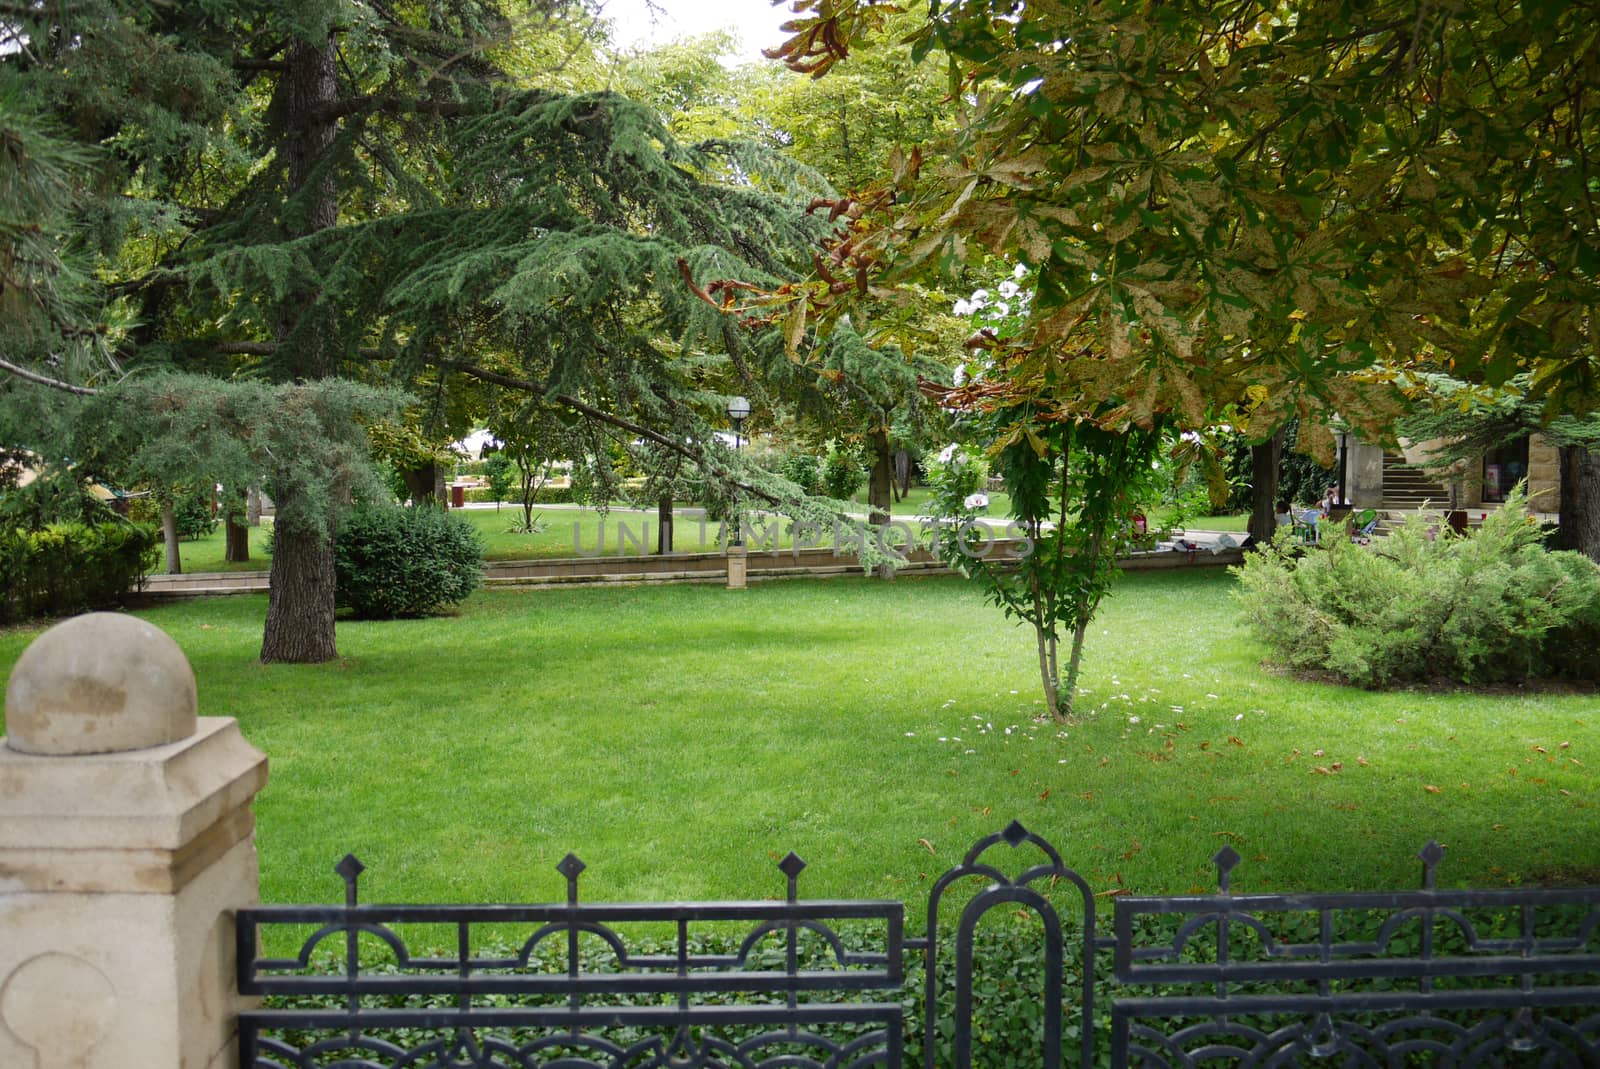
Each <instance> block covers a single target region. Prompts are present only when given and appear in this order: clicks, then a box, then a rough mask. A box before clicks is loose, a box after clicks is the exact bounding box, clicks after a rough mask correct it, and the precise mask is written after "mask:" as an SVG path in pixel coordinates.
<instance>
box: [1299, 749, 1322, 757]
mask: <svg viewBox="0 0 1600 1069" xmlns="http://www.w3.org/2000/svg"><path fill="white" fill-rule="evenodd" d="M1299 752H1300V751H1299V750H1296V751H1295V753H1299ZM1311 756H1312V757H1321V756H1322V751H1321V750H1312V751H1311Z"/></svg>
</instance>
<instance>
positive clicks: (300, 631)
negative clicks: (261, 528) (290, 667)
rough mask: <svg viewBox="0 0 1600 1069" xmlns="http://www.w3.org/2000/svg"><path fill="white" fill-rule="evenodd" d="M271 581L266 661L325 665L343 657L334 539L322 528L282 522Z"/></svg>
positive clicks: (263, 653) (264, 644) (264, 649)
mask: <svg viewBox="0 0 1600 1069" xmlns="http://www.w3.org/2000/svg"><path fill="white" fill-rule="evenodd" d="M270 582H271V590H270V592H269V593H268V598H267V626H266V628H265V629H264V630H263V632H262V635H261V660H262V661H263V662H264V663H267V664H271V663H272V662H274V661H282V662H285V663H288V664H320V663H322V662H323V661H331V660H333V659H334V658H336V657H338V656H339V651H338V649H337V648H336V646H335V645H334V628H333V611H334V601H333V595H334V575H333V542H332V541H331V540H330V539H328V538H326V537H324V536H323V535H322V533H321V532H319V531H304V530H300V529H298V528H295V527H291V526H288V525H283V524H280V525H279V526H278V528H277V530H276V532H275V533H274V534H273V546H272V575H271V581H270Z"/></svg>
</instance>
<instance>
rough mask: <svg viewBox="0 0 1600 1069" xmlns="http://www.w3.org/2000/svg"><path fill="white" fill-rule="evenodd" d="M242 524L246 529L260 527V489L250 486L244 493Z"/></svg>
mask: <svg viewBox="0 0 1600 1069" xmlns="http://www.w3.org/2000/svg"><path fill="white" fill-rule="evenodd" d="M244 522H245V526H246V527H260V526H261V487H259V486H252V487H251V488H250V489H248V490H246V491H245V492H244Z"/></svg>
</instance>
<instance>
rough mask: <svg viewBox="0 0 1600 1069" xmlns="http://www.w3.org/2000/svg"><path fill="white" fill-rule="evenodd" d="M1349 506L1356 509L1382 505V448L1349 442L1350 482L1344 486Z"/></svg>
mask: <svg viewBox="0 0 1600 1069" xmlns="http://www.w3.org/2000/svg"><path fill="white" fill-rule="evenodd" d="M1345 496H1346V497H1347V498H1349V501H1350V506H1351V507H1352V508H1356V509H1369V508H1379V507H1381V506H1382V505H1383V448H1382V447H1381V446H1376V445H1368V444H1367V443H1365V442H1357V441H1354V440H1352V441H1351V442H1350V482H1349V485H1348V486H1346V487H1345Z"/></svg>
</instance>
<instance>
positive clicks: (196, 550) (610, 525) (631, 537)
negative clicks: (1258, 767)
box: [158, 489, 1248, 572]
mask: <svg viewBox="0 0 1600 1069" xmlns="http://www.w3.org/2000/svg"><path fill="white" fill-rule="evenodd" d="M927 498H928V491H926V490H922V489H916V490H912V491H911V494H910V495H909V496H908V497H907V498H906V500H905V501H902V502H897V503H896V504H895V506H894V515H895V516H896V517H898V518H903V519H907V520H908V519H909V518H910V517H912V516H917V515H920V514H921V513H922V512H923V510H925V509H926V507H927ZM1007 505H1008V499H1007V498H1006V496H1005V494H1003V493H1002V494H993V495H990V503H989V508H988V509H987V510H986V513H985V514H986V515H988V516H995V517H1003V516H1005V510H1006V507H1007ZM865 508H866V506H865V505H863V506H862V509H863V510H865ZM460 515H462V516H465V517H466V518H467V519H468V520H470V521H471V522H472V524H473V526H475V527H476V528H477V529H478V533H479V534H481V535H483V540H484V545H485V547H486V552H485V555H486V557H487V558H488V559H489V560H495V561H501V560H556V559H560V558H564V557H576V556H581V555H585V554H587V555H595V554H596V553H598V554H599V555H601V556H607V557H614V556H618V555H619V554H623V553H626V554H634V553H638V552H641V551H642V552H646V553H648V552H651V550H652V549H653V548H654V546H655V544H656V533H655V532H656V518H655V513H653V512H633V511H624V510H618V509H613V510H612V511H611V512H610V514H609V515H608V516H607V517H606V518H605V520H604V521H602V520H601V518H600V514H599V513H597V512H596V511H595V510H593V509H573V508H551V507H549V506H541V507H539V508H537V509H535V510H534V516H535V518H536V519H537V520H539V521H540V522H541V523H542V524H543V530H542V531H540V532H539V533H538V534H532V535H529V534H519V533H517V532H514V531H512V530H511V529H510V528H511V526H512V524H514V523H516V522H520V520H521V517H522V509H521V508H520V506H516V505H505V506H503V507H502V508H500V509H499V510H495V509H483V508H472V509H464V510H462V511H461V512H460ZM675 515H676V520H675V522H676V525H677V530H676V534H675V537H674V545H675V547H676V548H677V549H678V550H679V551H680V552H685V553H702V552H716V551H717V549H718V548H719V547H718V544H717V526H718V525H717V524H716V523H714V522H711V521H703V520H702V519H701V517H700V516H699V515H698V510H696V511H695V512H686V511H683V510H680V511H679V512H677V513H676V514H675ZM1247 519H1248V517H1246V516H1206V517H1201V518H1198V519H1195V520H1193V521H1191V522H1190V523H1189V527H1190V528H1192V529H1194V530H1198V531H1243V530H1244V528H1245V521H1246V520H1247ZM783 526H787V524H783ZM270 529H271V528H270V527H269V526H264V527H256V528H252V529H251V531H250V558H251V559H250V560H248V561H245V562H243V563H239V564H231V563H228V562H227V561H224V560H223V559H222V550H223V540H222V528H221V527H218V528H217V530H216V531H215V532H213V533H212V534H210V535H208V536H206V537H205V538H199V539H195V540H194V541H187V542H181V543H180V544H179V552H180V554H181V556H182V559H183V570H184V571H185V572H237V571H265V570H267V569H268V568H269V567H271V563H272V562H271V559H270V558H269V557H268V556H267V553H266V548H265V547H266V540H267V532H268V531H269V530H270ZM602 531H603V533H604V541H603V542H602V541H601V537H602ZM824 535H825V537H824V538H823V540H822V541H823V544H826V545H831V544H832V539H831V535H830V533H827V532H825V533H824ZM777 542H778V545H779V547H780V548H784V549H787V548H789V547H790V546H792V545H793V542H794V540H793V536H792V535H791V534H790V533H788V532H787V531H784V532H781V533H780V534H779V535H778V536H777ZM641 547H643V549H642V550H641ZM158 567H159V565H158Z"/></svg>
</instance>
